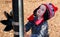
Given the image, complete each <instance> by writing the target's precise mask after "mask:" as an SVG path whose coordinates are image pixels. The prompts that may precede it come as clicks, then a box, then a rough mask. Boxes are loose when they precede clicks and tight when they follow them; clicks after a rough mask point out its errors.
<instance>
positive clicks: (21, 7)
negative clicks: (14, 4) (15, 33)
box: [19, 0, 24, 37]
mask: <svg viewBox="0 0 60 37" xmlns="http://www.w3.org/2000/svg"><path fill="white" fill-rule="evenodd" d="M23 26H24V14H23V0H19V28H20V29H19V33H20V34H19V35H20V37H24V34H23V32H24V30H23V29H24V28H23Z"/></svg>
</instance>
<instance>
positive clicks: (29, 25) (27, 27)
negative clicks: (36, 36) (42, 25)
mask: <svg viewBox="0 0 60 37" xmlns="http://www.w3.org/2000/svg"><path fill="white" fill-rule="evenodd" d="M31 27H32V22H30V21H29V22H27V24H26V25H25V26H24V31H26V32H28V31H29V30H30V29H31Z"/></svg>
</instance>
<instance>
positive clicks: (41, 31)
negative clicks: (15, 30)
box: [24, 3, 57, 37]
mask: <svg viewBox="0 0 60 37" xmlns="http://www.w3.org/2000/svg"><path fill="white" fill-rule="evenodd" d="M56 11H57V7H55V6H54V5H53V4H52V3H48V4H41V5H40V6H39V7H38V8H36V9H35V10H34V12H33V14H32V15H31V16H30V17H29V18H28V22H27V24H26V25H25V26H24V33H26V32H28V31H29V30H30V29H31V31H32V32H31V33H32V34H31V37H49V35H48V22H47V20H48V19H50V18H52V17H53V16H54V14H55V12H56Z"/></svg>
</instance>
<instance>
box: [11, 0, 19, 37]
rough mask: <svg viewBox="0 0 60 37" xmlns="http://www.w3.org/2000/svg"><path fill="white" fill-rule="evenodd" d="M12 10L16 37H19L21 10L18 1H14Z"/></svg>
mask: <svg viewBox="0 0 60 37" xmlns="http://www.w3.org/2000/svg"><path fill="white" fill-rule="evenodd" d="M12 8H13V9H12V10H13V20H14V21H13V22H12V25H13V30H14V37H19V9H18V0H12Z"/></svg>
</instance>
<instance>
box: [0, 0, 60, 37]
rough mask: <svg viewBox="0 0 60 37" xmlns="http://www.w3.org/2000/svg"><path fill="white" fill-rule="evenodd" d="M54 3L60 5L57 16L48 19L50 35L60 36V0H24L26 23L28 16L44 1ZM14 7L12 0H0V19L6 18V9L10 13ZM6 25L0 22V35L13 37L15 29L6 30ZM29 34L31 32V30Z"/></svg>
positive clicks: (53, 36) (0, 36)
mask: <svg viewBox="0 0 60 37" xmlns="http://www.w3.org/2000/svg"><path fill="white" fill-rule="evenodd" d="M49 2H51V3H53V4H54V5H56V6H57V7H58V11H57V12H56V14H55V16H54V17H53V18H52V19H50V20H48V24H49V30H48V31H49V36H50V37H60V13H59V12H60V0H24V1H23V5H24V24H26V23H27V18H28V17H29V16H30V15H31V14H32V13H33V10H34V9H35V8H37V7H38V6H39V5H40V4H42V3H49ZM11 9H12V1H11V0H0V20H6V17H5V16H4V11H7V12H8V13H9V12H10V11H11ZM5 27H6V26H5V25H3V24H1V23H0V37H13V33H14V31H13V30H11V31H9V32H4V31H3V29H4V28H5ZM27 34H29V35H30V34H31V32H30V31H29V32H28V33H27Z"/></svg>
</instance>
